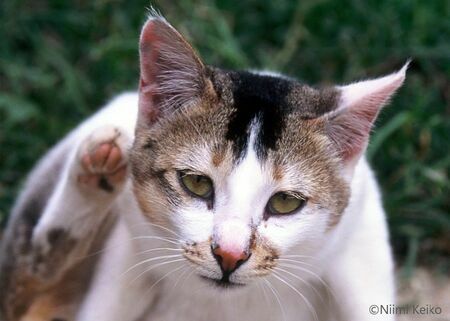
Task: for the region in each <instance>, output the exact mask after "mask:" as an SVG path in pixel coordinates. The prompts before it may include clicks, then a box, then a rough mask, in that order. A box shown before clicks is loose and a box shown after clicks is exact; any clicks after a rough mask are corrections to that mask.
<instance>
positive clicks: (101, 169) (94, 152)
mask: <svg viewBox="0 0 450 321" xmlns="http://www.w3.org/2000/svg"><path fill="white" fill-rule="evenodd" d="M129 146H130V138H129V137H128V135H127V134H126V133H125V131H123V130H122V129H120V128H118V127H116V126H105V127H101V128H97V129H96V130H95V131H93V132H92V133H91V134H90V135H89V136H88V137H87V138H86V139H85V140H84V141H83V143H82V144H81V145H80V148H79V151H78V155H77V162H78V166H77V169H78V170H77V174H76V180H77V182H78V184H79V185H80V186H81V187H82V188H85V189H89V190H95V189H97V190H101V191H104V192H107V193H113V192H115V191H117V190H118V189H120V188H121V187H122V186H123V183H124V182H125V180H126V178H127V153H128V149H129Z"/></svg>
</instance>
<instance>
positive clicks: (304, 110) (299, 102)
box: [212, 71, 339, 158]
mask: <svg viewBox="0 0 450 321" xmlns="http://www.w3.org/2000/svg"><path fill="white" fill-rule="evenodd" d="M212 79H213V83H214V87H215V89H216V91H217V92H219V93H220V94H221V95H220V96H221V99H222V100H223V104H224V106H225V108H227V109H229V114H228V123H227V126H226V132H225V139H226V140H227V141H229V142H231V144H232V147H233V151H234V154H235V156H236V157H237V158H240V157H242V155H243V153H244V151H245V150H246V147H247V142H248V141H249V135H250V133H251V132H252V131H251V130H250V128H252V130H253V131H254V132H255V133H254V134H255V139H254V142H255V150H256V152H257V154H258V157H259V158H265V157H266V156H267V153H268V151H270V150H272V151H274V150H277V149H278V147H279V145H280V144H279V143H280V141H281V140H282V139H283V136H295V137H296V136H299V135H302V128H301V127H302V120H304V119H311V118H315V117H318V116H320V115H323V114H324V113H326V112H329V111H331V110H333V109H335V108H336V106H337V101H338V98H339V94H338V92H337V91H336V90H334V89H325V90H317V89H313V88H311V87H310V86H307V85H304V84H301V83H299V82H297V81H296V80H293V79H291V78H288V77H284V76H278V75H275V74H267V73H257V72H248V71H216V73H215V77H213V78H212ZM303 124H304V122H303Z"/></svg>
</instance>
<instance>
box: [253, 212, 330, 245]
mask: <svg viewBox="0 0 450 321" xmlns="http://www.w3.org/2000/svg"><path fill="white" fill-rule="evenodd" d="M327 217H328V215H327V214H326V213H324V212H316V211H314V210H313V209H306V208H305V211H304V212H302V213H298V214H295V215H291V216H286V217H279V218H277V217H272V218H269V219H268V220H267V221H265V222H263V223H262V224H261V225H260V227H259V228H258V233H259V234H260V235H261V236H262V237H264V238H266V239H267V240H269V241H270V242H271V243H272V244H274V246H276V247H277V248H278V249H280V252H281V254H283V253H286V252H289V251H291V250H293V249H295V250H297V251H301V252H310V251H312V250H313V249H315V248H318V247H320V244H321V243H322V240H323V237H324V234H325V233H326V230H327V223H326V222H327Z"/></svg>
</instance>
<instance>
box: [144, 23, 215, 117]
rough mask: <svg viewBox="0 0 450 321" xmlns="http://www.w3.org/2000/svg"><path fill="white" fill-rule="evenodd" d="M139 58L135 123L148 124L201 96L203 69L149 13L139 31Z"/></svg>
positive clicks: (185, 45)
mask: <svg viewBox="0 0 450 321" xmlns="http://www.w3.org/2000/svg"><path fill="white" fill-rule="evenodd" d="M139 55H140V82H139V121H138V122H139V124H145V125H151V124H152V123H154V122H155V121H157V120H158V119H159V118H160V117H163V116H164V115H166V114H170V113H171V112H173V111H174V110H175V109H177V108H179V107H181V106H184V105H186V104H189V103H195V102H196V100H198V99H200V97H201V95H202V94H203V93H204V89H205V86H206V76H205V66H204V65H203V63H202V62H201V60H200V58H199V57H198V56H197V55H196V53H195V51H194V49H193V48H192V47H191V46H190V45H189V43H188V42H187V41H186V40H185V39H184V38H183V36H182V35H181V34H180V33H179V32H178V31H177V30H175V28H173V27H172V26H171V25H170V24H169V23H168V22H167V21H166V20H165V19H164V18H163V17H162V16H160V15H158V14H153V15H152V16H151V17H150V18H149V19H148V21H147V22H146V23H145V25H144V27H143V28H142V32H141V37H140V42H139Z"/></svg>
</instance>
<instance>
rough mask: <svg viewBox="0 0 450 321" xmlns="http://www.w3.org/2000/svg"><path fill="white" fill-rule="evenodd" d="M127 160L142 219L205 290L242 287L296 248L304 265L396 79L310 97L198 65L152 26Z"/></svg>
mask: <svg viewBox="0 0 450 321" xmlns="http://www.w3.org/2000/svg"><path fill="white" fill-rule="evenodd" d="M140 67H141V78H140V89H139V117H138V124H137V129H136V140H135V144H134V146H133V150H132V155H131V164H132V173H133V182H134V191H135V195H136V198H137V200H138V203H139V206H140V207H141V209H142V211H143V213H144V215H145V216H146V218H147V219H148V220H149V221H150V222H152V223H154V224H157V225H158V226H161V227H166V228H169V229H172V230H175V232H176V233H177V234H178V236H179V239H178V241H179V243H180V246H181V247H182V249H183V250H184V252H183V255H184V257H185V258H186V259H187V260H188V261H190V262H191V263H192V264H194V265H195V266H197V268H198V269H197V273H198V274H200V275H201V276H202V277H204V278H207V279H210V280H213V281H215V282H216V283H217V284H222V285H230V284H247V283H249V282H251V281H252V280H254V279H256V278H257V277H260V276H266V275H268V274H270V273H271V272H272V270H273V269H274V268H275V267H276V265H277V264H278V262H279V259H280V257H282V256H283V255H284V254H286V253H288V252H289V251H290V250H292V249H294V248H295V249H300V251H301V254H302V255H304V257H307V256H314V253H317V251H318V250H320V248H321V247H322V246H323V242H324V240H325V239H326V237H327V235H328V233H330V231H332V230H333V229H334V228H335V227H336V225H337V224H339V221H340V218H341V216H342V215H343V214H344V213H345V209H346V206H347V204H348V202H349V197H350V181H351V179H352V175H353V171H354V168H355V166H356V164H357V162H358V160H359V159H360V157H361V155H362V154H363V153H364V150H365V148H366V145H367V141H368V136H369V132H370V129H371V126H372V124H373V122H374V120H375V118H376V116H377V114H378V111H379V110H380V108H381V107H382V106H383V105H384V104H385V103H386V102H387V101H388V100H389V98H390V97H391V95H392V94H393V93H394V92H395V90H396V89H398V88H399V87H400V86H401V84H402V83H403V80H404V77H405V70H406V66H405V67H404V68H403V69H402V70H401V71H399V72H397V73H394V74H391V75H389V76H386V77H383V78H378V79H375V80H369V81H363V82H358V83H354V84H350V85H347V86H334V87H330V88H326V89H314V88H312V87H309V86H307V85H304V84H301V83H299V82H297V81H295V80H294V79H290V78H287V77H283V76H278V75H274V74H265V73H254V72H246V71H244V72H239V71H228V70H222V69H217V68H213V67H210V66H207V65H205V64H204V63H203V62H202V61H201V60H200V58H199V57H198V56H197V55H196V53H195V52H194V50H193V49H192V47H191V46H190V45H189V44H188V43H187V42H186V41H185V40H184V39H183V37H182V36H181V35H180V34H179V33H178V32H177V31H176V30H175V29H174V28H173V27H172V26H170V25H169V24H168V23H167V22H166V21H165V20H164V19H163V18H161V17H152V18H151V19H150V20H149V21H148V22H147V23H146V24H145V26H144V28H143V31H142V34H141V39H140Z"/></svg>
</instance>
